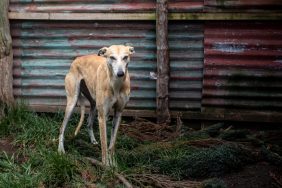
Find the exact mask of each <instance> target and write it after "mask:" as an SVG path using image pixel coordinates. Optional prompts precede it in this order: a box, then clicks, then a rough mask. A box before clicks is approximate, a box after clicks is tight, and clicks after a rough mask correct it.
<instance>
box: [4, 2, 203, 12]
mask: <svg viewBox="0 0 282 188" xmlns="http://www.w3.org/2000/svg"><path fill="white" fill-rule="evenodd" d="M155 4H156V1H155V0H142V1H137V0H112V1H105V0H96V1H92V0H10V7H9V11H11V12H52V13H54V12H80V13H90V12H154V11H155V8H156V5H155ZM168 8H169V11H171V12H195V11H201V10H202V9H203V0H188V1H187V0H176V1H170V2H169V5H168Z"/></svg>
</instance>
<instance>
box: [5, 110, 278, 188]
mask: <svg viewBox="0 0 282 188" xmlns="http://www.w3.org/2000/svg"><path fill="white" fill-rule="evenodd" d="M4 112H5V116H3V117H2V118H1V120H0V137H7V136H8V137H9V138H13V139H14V141H13V143H15V145H16V146H15V147H16V148H18V149H19V150H20V152H17V155H18V156H17V157H13V156H7V155H5V154H2V155H1V154H0V187H40V186H45V187H87V186H89V187H91V186H93V185H96V186H98V187H114V186H115V187H122V185H121V183H118V182H117V180H116V177H115V175H114V174H115V173H116V172H119V173H120V174H124V175H125V176H127V175H128V176H127V177H130V175H133V176H131V177H134V174H152V173H154V174H160V175H162V174H163V175H167V176H168V177H170V178H172V179H173V180H175V179H177V180H183V179H187V178H188V179H190V178H195V179H198V178H201V179H202V178H211V177H219V176H221V175H223V174H226V173H228V172H231V171H236V170H239V169H240V168H242V167H243V166H244V165H246V164H250V163H252V162H256V161H255V159H254V158H253V156H252V154H250V153H249V151H247V150H245V149H244V147H241V146H240V144H239V143H238V142H237V143H236V142H233V143H231V142H230V141H234V140H235V141H238V140H239V141H240V140H241V139H247V138H248V139H249V140H251V139H250V138H251V137H250V136H251V135H250V134H251V133H249V132H245V131H237V130H235V131H233V130H226V129H225V130H222V126H223V124H215V125H214V126H211V127H208V128H205V129H202V130H200V131H191V132H189V133H186V134H185V135H184V136H183V137H181V138H177V139H175V140H174V141H166V142H151V141H144V142H143V141H142V142H141V141H138V140H137V139H134V138H131V137H128V136H126V135H124V134H120V135H119V136H118V140H117V145H116V159H117V162H118V163H117V164H118V168H106V169H104V168H103V169H101V168H99V167H96V166H93V165H91V164H90V163H89V162H88V161H86V160H85V157H92V158H95V159H97V160H101V149H100V146H99V145H98V146H97V145H96V146H95V145H92V144H91V143H90V140H89V135H88V133H87V131H86V129H85V126H84V127H83V128H82V129H81V131H80V132H79V134H78V136H77V137H74V129H75V127H76V125H77V123H78V121H79V115H78V114H75V115H74V116H73V117H72V118H71V121H70V122H69V124H68V127H67V129H66V134H65V149H66V153H67V154H65V155H60V154H58V153H57V145H58V140H57V138H58V136H59V127H60V126H61V123H62V120H63V115H64V113H63V112H59V113H57V114H44V113H35V112H31V111H29V110H28V109H27V108H26V107H25V106H24V105H22V104H21V105H19V106H17V107H16V106H15V107H12V108H6V109H5V110H4ZM95 125H96V126H94V130H95V131H96V133H95V136H96V138H97V140H99V136H98V135H99V134H98V133H97V132H98V128H97V127H98V126H97V124H95ZM110 131H111V123H110V122H109V124H108V133H110ZM225 131H228V132H225ZM108 136H109V135H108ZM270 136H271V135H270ZM214 137H216V139H215V138H214ZM254 139H255V137H254V138H253V140H254ZM224 140H228V141H224ZM198 141H199V142H198ZM251 141H252V140H251ZM262 144H263V143H260V145H262ZM277 147H278V146H277ZM274 149H276V148H274ZM277 150H279V148H277ZM271 157H272V158H271V159H273V156H271ZM275 157H276V155H275V156H274V158H275ZM269 158H270V157H269ZM276 158H277V157H276ZM276 158H275V159H276ZM279 159H280V158H279ZM275 161H277V160H275ZM278 162H279V161H278ZM279 164H280V163H279ZM133 182H134V181H133ZM4 185H5V186H4ZM204 185H205V186H204V187H226V186H225V185H224V183H223V182H221V181H219V180H218V179H216V180H209V181H208V182H206V184H204Z"/></svg>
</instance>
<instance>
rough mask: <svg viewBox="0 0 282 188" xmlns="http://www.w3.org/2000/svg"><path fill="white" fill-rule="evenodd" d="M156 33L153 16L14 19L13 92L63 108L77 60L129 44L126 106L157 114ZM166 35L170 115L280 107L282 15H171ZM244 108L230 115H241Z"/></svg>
mask: <svg viewBox="0 0 282 188" xmlns="http://www.w3.org/2000/svg"><path fill="white" fill-rule="evenodd" d="M155 5H156V1H153V0H142V1H135V0H111V1H102V0H97V1H92V0H64V1H60V0H10V7H9V11H10V12H20V13H23V12H24V13H31V12H32V13H34V12H36V13H38V12H45V13H56V12H60V13H73V12H76V13H96V12H103V13H116V12H125V13H136V12H143V13H145V12H155ZM168 6H169V12H184V13H185V12H265V11H266V12H267V11H268V12H281V10H282V1H281V0H273V1H266V0H259V1H250V0H246V1H238V0H224V1H218V0H187V1H186V0H175V1H169V5H168ZM194 16H195V19H197V15H194ZM180 17H181V16H180ZM184 17H185V16H184ZM184 17H183V18H184ZM155 32H156V31H155V21H47V20H38V21H32V20H19V21H11V33H12V38H13V50H14V83H13V85H14V95H15V97H16V98H17V99H24V100H25V101H26V102H28V103H29V104H30V105H31V106H33V107H36V109H37V110H38V109H40V110H41V111H50V109H49V108H50V107H64V106H65V103H66V101H65V91H64V77H65V75H66V73H67V71H68V69H69V66H70V63H71V62H72V60H73V59H74V58H75V57H76V56H80V55H84V54H89V53H96V52H97V51H98V49H99V48H101V47H102V46H109V45H111V44H122V43H124V42H129V43H132V44H133V46H134V47H135V48H136V52H137V53H136V54H135V56H134V57H133V59H132V62H131V64H130V65H129V69H130V73H131V78H132V88H131V89H132V97H131V100H130V103H129V105H128V109H134V110H143V111H138V113H139V114H136V115H141V116H142V113H143V112H145V111H144V110H146V109H148V110H152V111H147V112H148V114H150V115H154V113H152V112H154V110H155V108H156V80H154V79H152V78H151V77H150V73H151V72H155V71H156V46H155V45H156V38H155ZM168 33H169V36H168V38H169V48H170V49H169V51H170V54H169V55H170V76H171V77H170V83H169V90H170V93H169V95H170V96H169V97H170V103H169V107H170V110H171V111H172V113H174V114H175V112H177V113H178V111H181V112H187V114H188V115H187V116H186V117H188V118H190V116H189V115H191V114H193V113H194V114H195V112H197V114H195V116H194V117H195V118H201V117H204V118H205V117H206V119H208V118H210V117H211V118H214V119H224V118H225V117H224V114H225V113H227V112H228V111H229V110H238V111H237V112H239V113H241V114H242V112H244V110H246V111H248V112H253V111H263V112H266V111H272V112H274V111H275V112H282V102H281V101H282V81H281V80H282V71H281V70H282V25H281V21H280V22H279V21H277V22H267V21H265V22H250V21H240V22H234V21H206V22H205V21H200V22H196V21H195V22H193V21H175V20H174V21H172V20H170V21H169V32H168ZM52 110H53V111H54V109H51V111H52ZM216 110H218V111H216ZM219 110H222V111H219ZM200 111H201V112H200ZM189 112H191V113H189ZM205 112H207V113H205ZM210 112H212V113H210ZM134 113H135V112H134ZM136 113H137V112H136ZM213 113H215V114H216V116H209V115H210V114H213ZM239 113H234V114H235V115H234V114H231V116H232V117H231V116H230V119H236V118H237V119H239V118H238V117H237V116H236V114H239ZM253 114H255V115H257V113H253ZM251 116H252V115H251ZM253 117H255V116H252V117H251V118H250V119H254V118H253ZM267 117H268V118H269V117H270V119H271V116H267ZM277 117H279V115H278V116H277ZM270 119H268V120H267V121H271V120H270ZM278 119H279V118H278Z"/></svg>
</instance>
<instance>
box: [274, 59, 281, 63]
mask: <svg viewBox="0 0 282 188" xmlns="http://www.w3.org/2000/svg"><path fill="white" fill-rule="evenodd" d="M274 63H282V59H277V60H275V61H274Z"/></svg>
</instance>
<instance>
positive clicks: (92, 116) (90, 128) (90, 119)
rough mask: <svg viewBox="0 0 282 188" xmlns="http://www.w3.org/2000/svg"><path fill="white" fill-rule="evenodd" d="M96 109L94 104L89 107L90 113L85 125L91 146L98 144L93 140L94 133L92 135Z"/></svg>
mask: <svg viewBox="0 0 282 188" xmlns="http://www.w3.org/2000/svg"><path fill="white" fill-rule="evenodd" d="M96 112H97V110H96V107H95V104H94V105H93V104H91V105H90V112H89V116H88V123H87V131H88V134H89V137H90V141H91V143H92V144H98V142H97V141H96V139H95V136H94V133H93V124H94V120H95V117H96Z"/></svg>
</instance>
